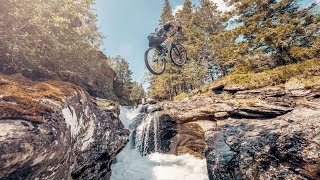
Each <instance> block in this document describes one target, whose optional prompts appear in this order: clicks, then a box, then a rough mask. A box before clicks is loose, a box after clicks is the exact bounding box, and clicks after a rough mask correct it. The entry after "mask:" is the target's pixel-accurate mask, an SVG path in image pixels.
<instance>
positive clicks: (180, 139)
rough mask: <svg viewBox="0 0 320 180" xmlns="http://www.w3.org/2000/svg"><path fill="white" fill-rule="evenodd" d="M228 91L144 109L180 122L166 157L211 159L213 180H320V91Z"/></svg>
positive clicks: (280, 88)
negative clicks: (187, 154)
mask: <svg viewBox="0 0 320 180" xmlns="http://www.w3.org/2000/svg"><path fill="white" fill-rule="evenodd" d="M223 88H224V86H217V87H214V89H213V92H212V94H210V95H208V96H201V97H194V98H189V99H184V100H180V101H174V102H169V103H157V104H153V105H149V106H146V107H145V108H144V112H145V113H147V114H148V116H153V117H157V118H159V122H161V120H162V117H170V119H171V122H176V126H174V128H175V129H174V128H173V129H172V127H170V128H169V129H167V128H166V127H165V126H163V127H161V126H160V128H159V130H158V132H162V133H163V132H167V133H169V132H170V134H171V136H167V138H162V140H161V141H165V142H168V143H169V150H168V151H162V152H166V153H172V154H182V153H190V154H193V155H195V156H196V157H199V158H206V159H207V164H208V166H207V167H208V172H209V178H210V179H319V178H320V163H319V162H320V145H319V144H320V133H319V132H320V99H319V97H320V96H319V92H320V86H319V87H314V88H313V89H306V88H305V87H300V86H299V87H297V88H292V87H289V86H286V85H285V86H277V87H266V88H262V89H256V90H246V89H243V88H238V87H237V88H227V89H226V90H224V89H223ZM153 134H156V133H153ZM160 144H161V142H160ZM167 146H168V145H167ZM149 152H153V150H150V151H149Z"/></svg>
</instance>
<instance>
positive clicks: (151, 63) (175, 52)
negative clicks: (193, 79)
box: [144, 30, 187, 75]
mask: <svg viewBox="0 0 320 180" xmlns="http://www.w3.org/2000/svg"><path fill="white" fill-rule="evenodd" d="M178 31H179V30H176V31H175V32H174V33H172V34H171V35H170V36H169V37H172V36H174V35H175V34H176V33H177V32H178ZM168 50H169V55H170V59H171V62H172V63H173V64H174V65H176V66H178V67H181V66H183V65H184V64H185V63H186V60H187V51H186V49H185V47H183V46H182V45H181V44H179V43H173V42H172V43H170V44H169V45H168ZM166 56H167V52H163V47H162V46H161V45H158V46H156V47H149V48H148V49H147V50H146V52H145V53H144V61H145V64H146V66H147V68H148V70H149V71H150V72H151V73H152V74H154V75H160V74H162V73H163V72H164V70H165V68H166Z"/></svg>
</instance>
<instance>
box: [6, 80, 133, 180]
mask: <svg viewBox="0 0 320 180" xmlns="http://www.w3.org/2000/svg"><path fill="white" fill-rule="evenodd" d="M118 114H119V109H118V107H117V106H113V107H112V106H109V108H104V109H100V108H98V107H97V105H96V103H94V101H93V100H92V99H91V97H90V96H89V95H88V93H87V92H86V91H84V90H82V89H81V88H79V87H78V86H75V85H72V84H69V83H62V82H43V83H34V82H32V81H28V80H21V78H12V77H8V76H5V75H0V179H2V178H3V179H101V178H108V176H109V175H110V171H111V170H110V164H111V161H112V160H113V158H114V157H115V155H116V154H117V153H118V152H119V151H120V150H121V149H122V148H123V147H124V145H125V144H126V143H127V141H128V135H129V132H128V131H127V130H124V127H123V125H122V123H121V122H120V121H119V118H118Z"/></svg>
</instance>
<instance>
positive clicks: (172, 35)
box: [169, 28, 181, 37]
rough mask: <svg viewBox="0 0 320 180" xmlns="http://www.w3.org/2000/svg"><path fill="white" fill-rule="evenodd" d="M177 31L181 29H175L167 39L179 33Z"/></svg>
mask: <svg viewBox="0 0 320 180" xmlns="http://www.w3.org/2000/svg"><path fill="white" fill-rule="evenodd" d="M179 31H181V29H179V28H178V29H176V30H175V31H174V32H173V33H172V34H171V35H170V36H169V37H172V36H174V35H175V34H176V33H177V32H179Z"/></svg>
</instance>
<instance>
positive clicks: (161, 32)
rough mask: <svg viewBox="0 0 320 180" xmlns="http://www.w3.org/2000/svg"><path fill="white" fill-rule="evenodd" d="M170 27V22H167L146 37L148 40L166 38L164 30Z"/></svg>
mask: <svg viewBox="0 0 320 180" xmlns="http://www.w3.org/2000/svg"><path fill="white" fill-rule="evenodd" d="M170 26H172V25H171V22H170V21H168V22H166V23H164V24H163V25H161V26H159V27H158V28H157V29H155V32H152V33H150V35H149V36H148V39H149V40H150V39H151V38H156V37H166V33H167V31H166V29H169V28H170Z"/></svg>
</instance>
